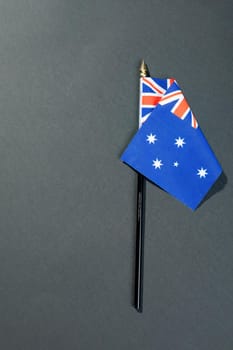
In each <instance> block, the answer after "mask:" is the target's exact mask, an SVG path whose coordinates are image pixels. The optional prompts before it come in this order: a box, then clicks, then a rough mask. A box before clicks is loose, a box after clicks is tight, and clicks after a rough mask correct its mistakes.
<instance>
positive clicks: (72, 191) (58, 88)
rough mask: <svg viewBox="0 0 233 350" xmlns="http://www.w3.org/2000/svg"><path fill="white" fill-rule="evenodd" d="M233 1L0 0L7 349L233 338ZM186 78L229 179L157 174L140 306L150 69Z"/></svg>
mask: <svg viewBox="0 0 233 350" xmlns="http://www.w3.org/2000/svg"><path fill="white" fill-rule="evenodd" d="M232 12H233V5H232V1H228V0H222V1H207V0H206V1H200V0H195V1H194V0H191V1H184V0H174V1H168V0H156V1H137V0H136V1H135V0H134V1H132V0H128V1H123V0H118V1H112V0H110V1H107V0H100V1H91V0H86V1H80V0H78V1H74V0H40V1H36V0H21V1H17V0H8V1H3V0H0V123H1V126H0V198H1V200H0V349H2V350H16V349H17V350H47V349H48V350H53V349H54V350H59V349H61V350H63V349H68V350H74V349H75V350H93V349H100V350H105V349H106V350H110V349H111V350H139V349H140V350H232V349H233V332H232V328H233V297H232V295H233V281H232V272H233V271H232V266H233V264H232V262H233V259H232V256H233V254H232V252H233V244H232V241H233V230H232V227H233V215H232V207H233V186H232V177H233V162H232V148H233V142H232V140H233V128H232V127H233V123H232V92H233V83H232V81H233V80H232V38H233V35H232V34H233V30H232V29H233V28H232V19H233V18H232ZM141 58H144V59H145V60H146V62H147V63H148V65H149V69H150V72H151V74H152V75H154V76H157V77H166V76H172V77H175V78H176V79H177V81H178V82H179V83H180V85H181V87H182V89H183V90H184V92H185V95H186V97H187V99H188V101H189V103H190V105H191V106H192V109H193V111H194V113H195V115H196V116H197V118H198V120H199V123H200V125H201V127H202V130H203V131H204V133H205V135H206V137H207V139H208V141H209V143H210V144H211V146H212V147H213V149H214V151H215V153H216V155H217V157H218V159H219V161H220V162H221V164H222V166H223V169H224V172H225V174H226V178H227V184H226V185H225V187H224V188H223V189H222V190H221V191H218V192H217V193H216V194H215V195H214V196H212V197H211V198H210V199H209V200H208V201H205V202H204V203H203V205H202V206H201V207H200V208H199V209H198V210H197V211H196V212H194V213H193V212H192V211H191V210H190V209H188V208H186V207H185V206H184V205H182V204H181V203H179V202H178V201H176V200H175V199H173V198H171V197H169V196H168V195H167V194H166V193H164V192H162V191H161V190H159V189H158V188H156V187H155V186H153V185H152V184H150V183H148V184H147V202H146V241H145V266H144V268H145V276H144V312H143V314H138V313H137V312H136V311H135V310H134V308H133V307H132V296H133V269H134V248H135V198H136V194H135V189H136V176H135V174H134V172H133V171H132V170H131V169H129V168H128V167H126V166H125V165H123V164H122V163H121V162H120V161H119V156H120V154H121V152H122V150H123V149H124V147H125V146H126V144H127V143H128V141H129V140H130V138H131V136H132V135H133V133H134V132H135V131H136V129H137V114H138V68H139V63H140V60H141Z"/></svg>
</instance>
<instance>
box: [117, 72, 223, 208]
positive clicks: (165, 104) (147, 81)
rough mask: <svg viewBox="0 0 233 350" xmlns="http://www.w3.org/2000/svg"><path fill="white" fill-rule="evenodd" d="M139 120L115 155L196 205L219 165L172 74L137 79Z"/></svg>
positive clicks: (216, 172) (183, 199)
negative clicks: (135, 129)
mask: <svg viewBox="0 0 233 350" xmlns="http://www.w3.org/2000/svg"><path fill="white" fill-rule="evenodd" d="M140 125H141V128H140V129H139V130H138V131H137V133H136V134H135V136H134V137H133V139H132V140H131V142H130V143H129V145H128V147H127V148H126V149H125V151H124V153H123V154H122V156H121V160H122V161H123V162H124V163H126V164H128V165H129V166H130V167H132V168H133V169H135V170H136V171H137V172H139V173H140V174H142V175H143V176H145V177H146V178H147V179H149V180H150V181H152V182H153V183H155V184H156V185H158V186H160V187H161V188H162V189H164V190H165V191H166V192H168V193H169V194H171V195H172V196H174V197H175V198H176V199H178V200H180V201H181V202H182V203H184V204H185V205H187V206H188V207H190V208H191V209H193V210H194V209H196V208H197V207H198V205H199V204H200V203H201V201H202V200H203V199H204V197H205V195H206V194H207V192H208V191H209V190H210V188H211V187H212V185H213V184H214V183H215V181H216V180H217V179H218V177H219V176H220V174H221V172H222V168H221V166H220V164H219V162H218V160H217V159H216V157H215V155H214V153H213V151H212V149H211V147H210V145H209V144H208V142H207V140H206V138H205V136H204V134H203V133H202V131H201V129H200V127H199V125H198V122H197V120H196V118H195V116H194V114H193V113H192V111H191V109H190V106H189V104H188V102H187V100H186V99H185V97H184V95H183V92H182V91H181V89H180V87H179V85H178V83H177V82H176V81H175V79H157V78H151V77H142V78H141V79H140Z"/></svg>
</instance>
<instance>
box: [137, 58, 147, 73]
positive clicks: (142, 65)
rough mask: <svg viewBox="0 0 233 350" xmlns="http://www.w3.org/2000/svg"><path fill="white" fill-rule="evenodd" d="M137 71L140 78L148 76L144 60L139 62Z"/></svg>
mask: <svg viewBox="0 0 233 350" xmlns="http://www.w3.org/2000/svg"><path fill="white" fill-rule="evenodd" d="M139 71H140V77H146V76H149V70H148V67H147V65H146V63H145V61H144V59H143V60H142V62H141V65H140V69H139Z"/></svg>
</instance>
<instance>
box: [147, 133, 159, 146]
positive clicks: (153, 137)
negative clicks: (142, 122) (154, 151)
mask: <svg viewBox="0 0 233 350" xmlns="http://www.w3.org/2000/svg"><path fill="white" fill-rule="evenodd" d="M146 137H147V139H146V141H147V142H149V144H151V143H153V144H154V143H155V141H157V138H156V135H153V134H150V135H146Z"/></svg>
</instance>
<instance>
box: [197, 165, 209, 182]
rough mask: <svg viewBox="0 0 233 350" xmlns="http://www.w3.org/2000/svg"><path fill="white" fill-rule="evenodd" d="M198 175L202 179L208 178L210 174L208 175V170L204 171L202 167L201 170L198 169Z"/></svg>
mask: <svg viewBox="0 0 233 350" xmlns="http://www.w3.org/2000/svg"><path fill="white" fill-rule="evenodd" d="M197 175H198V176H199V177H200V179H201V178H202V177H204V178H205V177H206V175H208V173H207V169H203V168H202V167H201V169H197Z"/></svg>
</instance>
